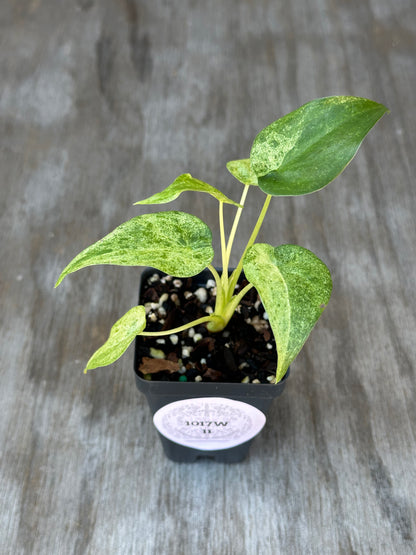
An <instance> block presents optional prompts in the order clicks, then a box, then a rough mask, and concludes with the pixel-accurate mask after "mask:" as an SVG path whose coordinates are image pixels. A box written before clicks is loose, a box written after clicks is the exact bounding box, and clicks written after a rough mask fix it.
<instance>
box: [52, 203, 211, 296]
mask: <svg viewBox="0 0 416 555" xmlns="http://www.w3.org/2000/svg"><path fill="white" fill-rule="evenodd" d="M213 257H214V251H213V248H212V233H211V230H210V229H209V227H208V226H207V225H206V224H205V223H204V222H202V221H201V220H200V219H199V218H197V217H196V216H192V215H191V214H186V213H185V212H177V211H170V212H158V213H155V214H143V215H142V216H136V217H135V218H132V219H131V220H128V221H127V222H125V223H123V224H121V225H120V226H119V227H117V228H116V229H115V230H114V231H112V232H111V233H109V234H108V235H106V236H105V237H104V238H103V239H101V240H100V241H97V242H96V243H94V244H93V245H91V246H90V247H87V248H86V249H85V250H83V251H82V252H81V253H80V254H78V256H76V257H75V258H74V259H73V260H72V261H71V262H70V263H69V264H68V266H67V267H66V268H65V269H64V271H63V272H62V274H61V275H60V276H59V279H58V281H57V283H56V285H55V287H56V286H58V285H59V284H60V283H61V281H62V280H63V279H64V277H65V276H66V275H68V274H70V273H72V272H75V271H77V270H80V269H81V268H85V267H86V266H93V265H97V264H116V265H120V266H152V267H153V268H157V269H158V270H161V271H162V272H166V273H167V274H172V275H174V276H178V277H189V276H194V275H196V274H198V273H199V272H201V271H202V270H203V269H204V268H206V266H207V265H208V264H210V263H211V261H212V259H213Z"/></svg>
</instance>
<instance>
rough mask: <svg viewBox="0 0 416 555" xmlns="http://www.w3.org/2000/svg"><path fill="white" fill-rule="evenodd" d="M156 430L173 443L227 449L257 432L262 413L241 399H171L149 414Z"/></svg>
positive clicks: (200, 447) (210, 449)
mask: <svg viewBox="0 0 416 555" xmlns="http://www.w3.org/2000/svg"><path fill="white" fill-rule="evenodd" d="M153 422H154V425H155V426H156V428H157V429H158V431H159V432H160V433H161V434H162V435H164V436H165V437H167V438H168V439H170V440H171V441H174V442H175V443H179V444H180V445H184V446H185V447H193V448H194V449H201V450H204V451H213V450H215V451H216V450H219V449H228V448H230V447H235V446H236V445H240V444H241V443H244V442H246V441H248V440H250V439H252V438H253V437H254V436H255V435H257V434H258V433H259V432H260V431H261V429H262V428H263V426H264V424H265V423H266V417H265V415H264V414H263V413H262V412H261V411H260V410H258V409H256V408H255V407H252V406H251V405H249V404H247V403H243V402H241V401H233V400H231V399H224V398H222V397H200V398H195V399H185V400H183V401H175V402H174V403H170V404H169V405H165V406H164V407H162V408H161V409H159V410H158V411H157V412H156V413H155V414H154V416H153Z"/></svg>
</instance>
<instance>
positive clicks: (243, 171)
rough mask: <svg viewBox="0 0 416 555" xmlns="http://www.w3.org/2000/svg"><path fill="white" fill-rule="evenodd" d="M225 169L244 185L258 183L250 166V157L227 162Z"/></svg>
mask: <svg viewBox="0 0 416 555" xmlns="http://www.w3.org/2000/svg"><path fill="white" fill-rule="evenodd" d="M227 170H228V171H229V172H230V173H231V175H233V176H234V177H235V178H236V179H238V181H240V182H241V183H243V184H244V185H258V183H257V175H256V174H255V173H254V171H253V168H252V167H251V163H250V158H245V159H244V160H232V161H231V162H227Z"/></svg>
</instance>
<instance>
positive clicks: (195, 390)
mask: <svg viewBox="0 0 416 555" xmlns="http://www.w3.org/2000/svg"><path fill="white" fill-rule="evenodd" d="M153 273H155V270H153V269H149V270H145V271H144V272H143V274H142V282H141V283H143V282H144V280H145V279H147V277H149V275H152V274H153ZM158 273H160V274H161V272H158ZM210 277H211V273H210V272H208V271H204V272H202V273H201V274H199V275H198V276H195V278H193V279H194V280H196V282H197V283H198V286H200V285H203V284H205V283H206V281H207V279H208V278H210ZM140 341H142V338H141V337H140V336H138V337H137V338H136V350H135V360H134V369H135V376H136V385H137V387H138V389H139V390H140V391H141V392H142V393H144V394H145V396H146V399H147V402H148V404H149V407H150V410H151V412H152V415H155V414H156V413H157V412H158V411H159V410H160V409H161V408H162V407H166V406H167V405H170V404H171V403H175V402H176V401H183V400H187V399H201V398H214V397H215V398H217V400H218V398H221V399H230V400H232V401H239V402H241V403H244V404H246V405H250V406H251V407H255V409H258V410H259V411H261V412H262V413H263V414H264V415H265V414H266V413H267V411H268V409H269V407H270V405H271V403H272V401H273V399H275V398H276V397H278V396H279V395H281V394H282V393H283V390H284V388H285V386H286V381H287V378H288V377H289V370H288V372H287V374H286V376H285V377H284V378H283V379H282V380H281V381H280V382H279V383H278V384H252V383H221V382H199V383H198V382H169V381H148V380H145V379H143V378H141V377H140V375H139V374H138V371H137V368H138V366H139V360H138V358H139V357H138V350H139V345H140ZM246 405H245V406H246ZM241 406H243V405H241ZM158 433H159V436H160V439H161V441H162V445H163V449H164V452H165V455H166V456H167V457H168V458H169V459H171V460H173V461H176V462H195V461H197V460H199V459H211V460H214V461H216V462H222V463H236V462H241V461H242V460H243V459H244V458H245V457H246V456H247V453H248V450H249V447H250V444H251V443H252V441H253V439H254V437H253V438H251V439H249V440H248V441H244V442H243V443H240V444H238V445H236V446H233V447H229V448H221V449H209V448H204V449H200V448H194V447H191V446H184V445H181V444H179V443H177V442H175V441H172V440H171V439H168V438H167V437H165V435H163V434H161V433H160V432H158Z"/></svg>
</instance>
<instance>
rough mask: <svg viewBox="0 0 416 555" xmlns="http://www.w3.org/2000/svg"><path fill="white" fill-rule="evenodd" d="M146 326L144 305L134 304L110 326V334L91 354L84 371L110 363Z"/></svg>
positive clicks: (119, 355) (117, 357) (118, 356)
mask: <svg viewBox="0 0 416 555" xmlns="http://www.w3.org/2000/svg"><path fill="white" fill-rule="evenodd" d="M145 327H146V310H145V308H144V306H134V307H133V308H131V309H130V310H129V311H128V312H126V314H125V315H124V316H122V317H121V318H120V319H119V320H117V322H116V323H115V324H114V326H113V327H112V328H111V331H110V335H109V337H108V339H107V341H106V342H105V343H104V345H103V346H102V347H100V348H99V349H98V350H97V351H95V353H94V354H93V355H92V357H91V358H90V360H89V361H88V363H87V366H86V367H85V370H84V372H85V373H87V371H88V370H92V369H94V368H98V367H99V366H107V365H108V364H112V363H113V362H115V361H116V360H117V359H119V358H120V357H121V355H122V354H123V353H124V351H125V350H126V349H127V348H128V346H129V345H130V343H131V342H132V341H133V340H134V338H135V337H136V335H139V333H140V332H142V331H143V330H144V328H145Z"/></svg>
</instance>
